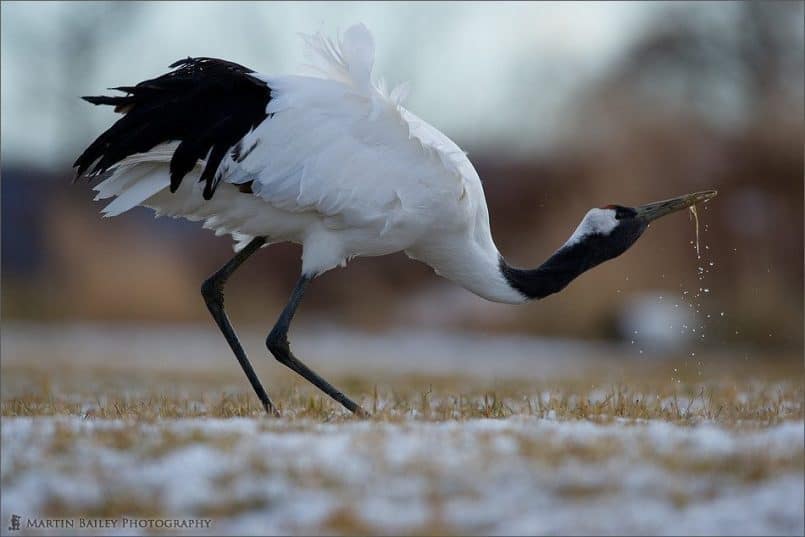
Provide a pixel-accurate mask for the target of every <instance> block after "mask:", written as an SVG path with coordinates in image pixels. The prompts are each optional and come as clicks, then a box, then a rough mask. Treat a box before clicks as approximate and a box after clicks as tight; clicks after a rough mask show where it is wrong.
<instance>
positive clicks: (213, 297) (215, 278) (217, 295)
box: [201, 237, 279, 416]
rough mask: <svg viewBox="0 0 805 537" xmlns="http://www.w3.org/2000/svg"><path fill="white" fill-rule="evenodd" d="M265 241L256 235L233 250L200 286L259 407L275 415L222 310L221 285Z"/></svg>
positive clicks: (222, 291)
mask: <svg viewBox="0 0 805 537" xmlns="http://www.w3.org/2000/svg"><path fill="white" fill-rule="evenodd" d="M265 243H266V239H265V237H257V238H255V239H252V240H251V242H249V244H247V245H246V246H245V247H244V248H243V249H242V250H241V251H239V252H238V253H236V254H235V256H234V257H233V258H232V259H230V260H229V262H228V263H227V264H226V265H224V266H223V267H221V269H220V270H218V272H216V273H215V274H213V275H212V276H210V277H209V278H207V280H206V281H205V282H204V283H203V284H202V285H201V296H203V297H204V301H205V302H206V303H207V309H209V310H210V313H211V314H212V318H213V319H215V322H216V324H217V325H218V328H220V329H221V333H222V334H223V335H224V337H225V338H226V341H227V342H228V343H229V346H230V347H231V348H232V352H234V353H235V357H236V358H237V359H238V362H240V366H241V367H242V368H243V371H244V373H246V376H247V377H248V378H249V382H251V384H252V388H254V391H255V392H256V393H257V397H259V398H260V402H261V403H263V407H264V408H265V409H266V412H268V413H269V414H272V415H274V416H278V415H279V412H278V411H277V409H276V407H275V406H274V404H273V403H272V402H271V399H269V398H268V394H267V393H266V391H265V389H264V388H263V385H262V384H260V379H258V378H257V374H256V373H255V372H254V368H252V364H251V363H250V362H249V359H248V358H247V357H246V353H245V352H244V351H243V347H242V346H241V344H240V341H239V340H238V336H237V334H235V329H234V328H232V324H231V323H230V322H229V317H227V315H226V312H225V311H224V284H225V283H226V280H227V279H228V278H229V276H231V275H232V273H233V272H235V270H236V269H237V268H238V267H239V266H240V265H241V264H243V262H244V261H246V259H248V258H249V256H251V255H252V254H253V253H254V252H256V251H257V250H259V249H260V247H261V246H262V245H264V244H265Z"/></svg>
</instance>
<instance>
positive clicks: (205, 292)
mask: <svg viewBox="0 0 805 537" xmlns="http://www.w3.org/2000/svg"><path fill="white" fill-rule="evenodd" d="M201 296H203V297H204V301H205V302H206V303H207V304H223V303H224V286H223V282H222V281H221V280H220V279H219V278H218V277H217V274H215V275H213V276H210V277H209V278H207V279H206V280H204V283H202V284H201Z"/></svg>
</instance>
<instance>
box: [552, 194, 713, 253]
mask: <svg viewBox="0 0 805 537" xmlns="http://www.w3.org/2000/svg"><path fill="white" fill-rule="evenodd" d="M716 194H717V192H716V191H715V190H706V191H703V192H696V193H694V194H687V195H685V196H679V197H677V198H672V199H669V200H664V201H658V202H655V203H649V204H646V205H641V206H639V207H624V206H622V205H607V206H605V207H601V208H598V209H591V210H590V211H588V212H587V214H586V215H584V219H583V220H582V221H581V224H579V227H578V228H576V231H575V232H574V233H573V235H572V236H571V237H570V239H568V241H567V243H566V245H565V246H566V247H571V248H574V249H577V250H581V251H583V252H584V255H585V257H586V258H587V259H588V262H589V263H591V265H590V267H592V266H594V265H597V264H599V263H602V262H604V261H606V260H607V259H612V258H613V257H616V256H619V255H620V254H622V253H623V252H625V251H626V250H628V249H629V247H631V246H632V245H633V244H634V243H635V242H636V241H637V239H639V238H640V235H642V234H643V232H644V231H645V230H646V228H647V227H648V225H649V224H650V223H651V222H653V221H654V220H657V219H658V218H660V217H663V216H665V215H667V214H671V213H673V212H676V211H681V210H682V209H687V208H688V207H691V206H693V205H696V204H697V203H703V202H705V201H708V200H710V199H712V198H714V197H715V196H716Z"/></svg>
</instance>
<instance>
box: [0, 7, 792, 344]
mask: <svg viewBox="0 0 805 537" xmlns="http://www.w3.org/2000/svg"><path fill="white" fill-rule="evenodd" d="M802 20H803V3H801V2H785V3H775V2H764V3H750V2H740V3H721V2H719V3H662V2H658V3H655V2H651V3H648V2H646V3H622V4H621V3H606V4H603V3H602V4H597V3H594V4H588V3H575V2H574V3H535V4H528V3H519V2H518V3H502V2H501V3H452V2H451V3H438V2H434V3H358V2H348V3H326V4H324V3H301V2H292V3H282V2H272V3H257V2H249V3H238V2H227V3H224V2H200V3H194V2H176V3H173V2H47V3H37V2H4V3H3V4H2V49H1V50H2V114H1V115H2V315H3V319H4V321H8V320H16V321H36V322H47V323H72V322H79V321H80V322H84V321H127V322H131V321H137V322H148V323H160V324H162V325H164V324H165V323H166V322H175V323H195V322H198V323H205V324H204V325H203V326H207V325H206V323H209V328H210V330H212V323H211V322H210V321H209V320H208V318H207V311H206V309H205V308H204V306H203V301H202V299H201V297H200V295H199V292H198V289H199V286H200V283H201V282H202V281H203V279H204V278H205V277H206V276H208V275H209V274H210V273H211V272H213V271H214V270H216V269H217V268H218V267H219V266H220V265H221V264H223V263H224V262H225V260H226V259H228V257H229V256H230V255H231V252H232V250H231V241H230V239H229V238H228V237H214V236H212V234H210V233H209V232H207V231H205V230H202V229H201V228H200V226H198V225H195V224H191V223H187V222H182V221H175V220H170V219H159V220H155V219H153V216H152V214H151V212H150V211H149V210H146V209H135V210H132V211H130V212H129V213H126V214H125V215H123V216H121V217H118V218H114V219H110V220H103V219H102V218H101V216H100V215H99V212H98V211H99V209H100V208H101V207H102V205H101V204H100V203H94V202H93V201H92V198H93V193H92V192H91V190H90V188H89V187H88V186H87V185H86V184H84V182H83V181H82V182H81V183H79V184H75V185H73V184H71V179H72V170H71V164H72V161H73V160H74V158H75V157H76V156H77V155H78V153H79V152H80V151H81V150H82V149H83V148H84V147H85V146H86V145H87V144H88V143H89V142H91V140H92V139H93V138H94V137H95V136H97V135H98V134H99V133H100V132H101V131H102V130H103V129H105V128H106V127H107V126H108V125H109V124H110V123H111V122H112V121H114V119H115V117H114V114H112V113H111V111H109V110H105V109H101V108H95V107H92V106H91V105H89V104H87V103H84V102H83V101H80V100H79V99H78V96H81V95H95V94H99V93H103V92H104V90H105V88H108V87H112V86H118V85H126V84H132V83H136V82H138V81H140V80H143V79H146V78H151V77H154V76H157V75H159V74H161V73H163V72H165V71H166V70H167V66H168V65H169V64H170V63H171V62H173V61H175V60H177V59H179V58H182V57H186V56H214V57H221V58H225V59H229V60H232V61H236V62H238V63H241V64H244V65H247V66H249V67H251V68H253V69H255V70H258V71H261V72H265V73H291V72H294V71H295V70H296V68H297V66H298V65H299V64H301V63H302V62H303V61H304V56H303V54H302V48H301V39H300V38H299V37H298V36H297V33H298V32H304V33H312V32H315V31H317V30H322V31H325V32H328V33H330V34H335V33H336V32H337V31H338V30H341V31H343V30H344V29H346V28H347V27H348V26H349V25H350V24H352V23H354V22H358V21H360V22H364V23H365V24H366V25H367V26H368V27H369V28H370V29H371V30H372V31H373V33H374V35H375V40H376V48H377V62H376V66H375V77H376V78H378V77H380V76H383V77H384V78H385V79H386V80H387V81H388V82H390V83H392V84H396V83H400V82H403V81H409V82H410V83H411V86H412V93H411V97H410V98H409V99H408V101H407V103H406V106H407V107H408V108H409V109H411V110H412V111H414V112H415V113H416V114H418V115H420V116H421V117H423V118H425V119H427V120H428V121H429V122H431V123H432V124H433V125H435V126H436V127H438V128H440V129H441V130H443V131H444V132H445V133H446V134H447V135H448V136H450V137H451V138H452V139H454V140H455V141H456V142H457V143H458V144H459V145H460V146H462V147H463V148H465V149H466V150H467V151H468V153H469V155H470V158H471V160H472V161H473V163H474V164H475V166H476V168H477V170H478V172H479V174H480V176H481V178H482V179H483V181H484V186H485V190H486V195H487V200H488V203H489V206H490V212H491V219H492V228H493V232H494V234H495V236H496V240H497V243H498V246H499V247H500V248H501V250H502V252H503V254H504V255H506V256H507V257H508V258H509V260H510V261H511V262H513V263H514V264H517V265H522V266H531V265H536V264H538V263H540V262H542V261H543V260H544V259H545V258H546V257H547V256H548V255H550V254H551V253H552V252H553V251H554V250H555V249H556V248H557V247H558V246H560V245H561V244H562V243H563V242H564V240H565V239H566V238H567V237H568V236H569V235H570V233H571V232H572V231H573V229H574V228H575V226H576V224H577V223H578V222H579V220H580V219H581V217H582V216H583V214H584V213H585V212H586V210H587V209H589V208H590V207H596V206H601V205H605V204H609V203H619V204H626V205H636V204H640V203H644V202H648V201H654V200H658V199H664V198H667V197H671V196H674V195H679V194H683V193H687V192H692V191H696V190H701V189H706V188H716V189H718V190H719V191H720V195H719V197H718V198H717V199H716V200H714V201H713V202H712V203H710V204H708V205H707V206H704V207H700V209H699V220H700V222H699V224H700V229H699V237H700V242H701V243H700V253H701V257H700V258H699V257H697V253H696V249H695V245H694V242H695V237H696V231H695V226H694V223H693V222H692V220H691V219H690V218H689V217H688V215H685V214H679V215H676V216H673V217H669V218H668V219H665V220H663V221H661V222H659V223H658V224H656V225H654V226H652V229H651V230H649V232H648V233H647V234H646V236H645V238H644V239H642V240H641V241H640V242H639V243H638V244H637V245H636V246H635V247H634V248H633V249H632V250H630V252H629V253H627V254H626V255H624V256H623V257H621V258H619V259H617V260H615V261H613V262H610V263H608V264H605V265H603V266H601V267H599V268H597V269H595V270H593V271H592V272H590V273H587V274H585V275H584V276H583V277H581V278H580V279H579V280H577V281H576V282H574V283H573V284H572V285H571V286H570V287H569V288H568V289H567V290H565V291H564V292H562V293H561V294H559V295H556V296H553V297H550V298H548V299H546V300H544V301H542V302H538V303H533V304H530V305H527V306H521V307H511V306H503V305H497V304H492V303H488V302H485V301H483V300H482V299H480V298H477V297H475V296H473V295H471V294H470V293H468V292H466V291H464V290H463V289H461V288H459V287H457V286H455V285H454V284H452V283H450V282H447V281H445V280H441V279H439V278H438V277H436V276H435V275H434V274H433V273H432V271H431V270H430V269H429V268H428V267H427V266H424V265H422V264H418V263H416V262H413V261H410V260H408V259H407V258H406V257H405V256H404V255H402V254H399V255H394V256H388V257H384V258H373V259H356V260H354V261H352V262H351V263H350V264H349V267H348V269H347V270H343V269H338V270H334V271H331V272H329V273H327V274H326V275H325V276H323V277H322V278H320V279H319V280H317V281H316V283H315V285H314V286H313V287H312V288H311V290H310V291H311V292H310V293H309V296H308V297H307V298H306V300H305V303H304V305H303V307H302V310H301V315H300V317H301V318H305V319H306V320H307V321H311V320H316V319H326V320H327V321H332V322H336V323H339V324H341V325H345V326H351V327H354V328H359V329H361V330H366V331H379V332H382V331H383V330H386V329H389V328H391V327H394V328H399V327H411V328H412V329H424V328H432V329H438V330H450V331H453V330H467V331H469V330H471V331H476V332H484V333H487V332H502V333H524V334H530V335H538V336H550V337H562V338H573V339H592V340H599V339H608V340H616V341H621V342H625V343H628V342H632V343H635V342H636V343H635V344H637V345H639V346H640V347H641V348H643V347H645V348H662V347H663V346H674V347H677V346H686V347H691V346H705V347H706V346H711V347H714V346H720V347H723V346H725V345H727V346H735V347H742V348H745V349H753V348H755V349H758V348H762V349H786V350H789V351H790V350H796V349H801V348H802V337H803V146H802V142H803V46H804V45H803V26H802ZM299 267H300V249H299V247H298V246H295V245H276V246H272V247H271V248H270V249H268V250H265V251H263V252H262V253H261V254H260V255H259V256H256V257H255V258H253V260H252V261H251V262H250V263H249V264H247V265H246V266H244V268H243V269H242V270H241V271H240V272H239V273H238V274H237V275H236V276H235V277H234V278H233V280H232V281H231V283H230V285H229V287H228V295H227V304H228V306H229V308H230V312H231V314H232V316H233V318H234V319H235V322H236V324H237V323H239V322H241V323H248V324H255V325H261V326H264V328H265V330H266V331H267V330H268V329H269V328H270V326H271V325H272V324H273V322H274V320H275V318H276V316H277V315H278V313H279V310H280V308H281V306H282V304H284V302H285V300H286V299H287V296H288V295H289V293H290V290H291V287H292V285H293V282H294V281H295V279H296V277H297V275H298V270H299Z"/></svg>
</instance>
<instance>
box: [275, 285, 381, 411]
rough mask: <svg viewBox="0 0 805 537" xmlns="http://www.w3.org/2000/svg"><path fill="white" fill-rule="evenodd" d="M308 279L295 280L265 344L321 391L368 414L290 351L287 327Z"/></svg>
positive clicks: (283, 362)
mask: <svg viewBox="0 0 805 537" xmlns="http://www.w3.org/2000/svg"><path fill="white" fill-rule="evenodd" d="M309 281H310V278H308V277H307V276H305V275H304V274H303V275H302V277H301V278H299V280H298V281H297V282H296V286H295V287H294V289H293V293H292V294H291V299H290V300H289V301H288V304H287V305H286V306H285V309H283V310H282V313H281V314H280V318H279V319H278V320H277V324H275V325H274V328H272V329H271V332H270V333H269V334H268V337H267V338H266V346H267V347H268V350H270V351H271V354H273V355H274V357H275V358H276V359H277V360H278V361H279V362H280V363H281V364H283V365H286V366H288V367H290V368H291V369H293V370H294V371H296V372H297V373H299V374H300V375H302V376H303V377H305V378H306V379H307V380H308V381H310V382H312V383H313V384H315V385H316V387H317V388H319V389H320V390H321V391H323V392H324V393H326V394H327V395H329V396H330V397H332V398H333V399H335V400H336V401H338V402H339V403H341V404H342V405H344V406H345V407H346V408H347V409H348V410H349V411H351V412H352V413H354V414H357V415H358V416H368V415H369V413H368V412H366V411H365V410H364V409H363V408H361V407H360V406H359V405H357V404H355V402H353V401H352V400H351V399H350V398H349V397H347V396H346V395H344V394H343V393H342V392H341V391H340V390H337V389H336V388H335V387H334V386H333V385H332V384H330V383H329V382H327V381H326V380H324V379H323V378H321V377H320V376H319V375H317V374H316V373H315V372H314V371H313V370H312V369H310V368H309V367H308V366H306V365H305V364H303V363H302V362H300V361H299V360H298V359H297V358H296V356H294V355H293V353H292V352H291V348H290V346H289V345H288V328H289V327H290V325H291V321H292V320H293V316H294V313H296V308H297V307H298V306H299V301H300V300H301V299H302V295H303V294H304V293H305V287H307V284H308V282H309Z"/></svg>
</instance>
